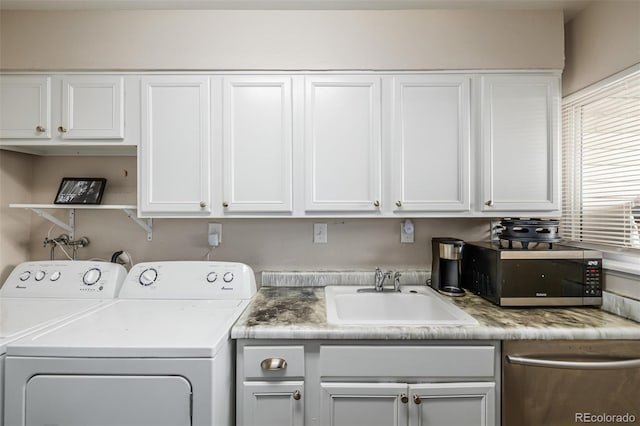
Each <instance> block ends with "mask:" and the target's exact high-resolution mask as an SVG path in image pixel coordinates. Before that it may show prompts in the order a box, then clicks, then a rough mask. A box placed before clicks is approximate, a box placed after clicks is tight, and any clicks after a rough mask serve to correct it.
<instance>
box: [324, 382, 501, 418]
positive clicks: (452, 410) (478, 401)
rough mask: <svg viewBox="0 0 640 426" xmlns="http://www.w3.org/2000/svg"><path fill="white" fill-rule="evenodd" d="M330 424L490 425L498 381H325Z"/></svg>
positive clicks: (326, 408)
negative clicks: (416, 382) (496, 382)
mask: <svg viewBox="0 0 640 426" xmlns="http://www.w3.org/2000/svg"><path fill="white" fill-rule="evenodd" d="M321 387H322V396H321V404H322V411H321V413H320V424H322V425H326V426H356V425H362V426H400V425H403V426H406V425H409V426H429V425H433V426H488V425H494V424H496V422H495V410H494V409H493V407H494V406H495V383H492V382H478V383H477V382H471V383H464V382H462V383H418V384H407V383H322V384H321Z"/></svg>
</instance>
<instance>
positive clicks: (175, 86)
mask: <svg viewBox="0 0 640 426" xmlns="http://www.w3.org/2000/svg"><path fill="white" fill-rule="evenodd" d="M209 108H210V106H209V77H207V76H170V75H166V76H149V77H144V78H143V79H142V138H141V145H140V149H139V153H138V156H139V164H140V172H139V176H140V194H139V197H140V202H139V206H140V209H141V214H142V215H149V214H156V213H157V214H165V215H172V214H176V215H181V214H186V215H190V214H191V215H193V214H209V212H210V211H211V190H210V185H211V183H210V180H211V179H210V175H211V170H210V169H211V167H210V164H211V159H210V114H209Z"/></svg>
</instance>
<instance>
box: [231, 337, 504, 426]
mask: <svg viewBox="0 0 640 426" xmlns="http://www.w3.org/2000/svg"><path fill="white" fill-rule="evenodd" d="M339 343H340V344H335V341H317V340H309V341H282V340H280V341H278V340H274V341H269V340H251V339H249V340H239V341H238V346H237V349H238V350H237V357H238V358H237V363H236V365H237V379H236V383H238V388H237V392H236V395H237V421H236V425H237V426H263V425H283V426H287V425H303V424H304V425H306V426H497V425H499V424H500V418H499V413H500V396H499V389H500V343H499V342H495V341H427V342H424V341H412V342H410V343H407V342H393V341H391V342H389V341H385V342H378V341H340V342H339Z"/></svg>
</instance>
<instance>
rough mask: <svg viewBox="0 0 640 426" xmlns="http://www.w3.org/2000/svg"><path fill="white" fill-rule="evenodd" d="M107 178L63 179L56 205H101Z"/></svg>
mask: <svg viewBox="0 0 640 426" xmlns="http://www.w3.org/2000/svg"><path fill="white" fill-rule="evenodd" d="M106 186H107V180H106V179H105V178H87V177H63V178H62V182H60V187H59V188H58V194H57V195H56V199H55V201H54V204H100V203H101V202H102V194H103V193H104V188H105V187H106Z"/></svg>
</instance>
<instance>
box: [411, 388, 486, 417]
mask: <svg viewBox="0 0 640 426" xmlns="http://www.w3.org/2000/svg"><path fill="white" fill-rule="evenodd" d="M409 404H410V409H409V410H410V414H409V426H496V415H495V414H496V402H495V384H494V383H484V382H481V383H429V384H418V385H409Z"/></svg>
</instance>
